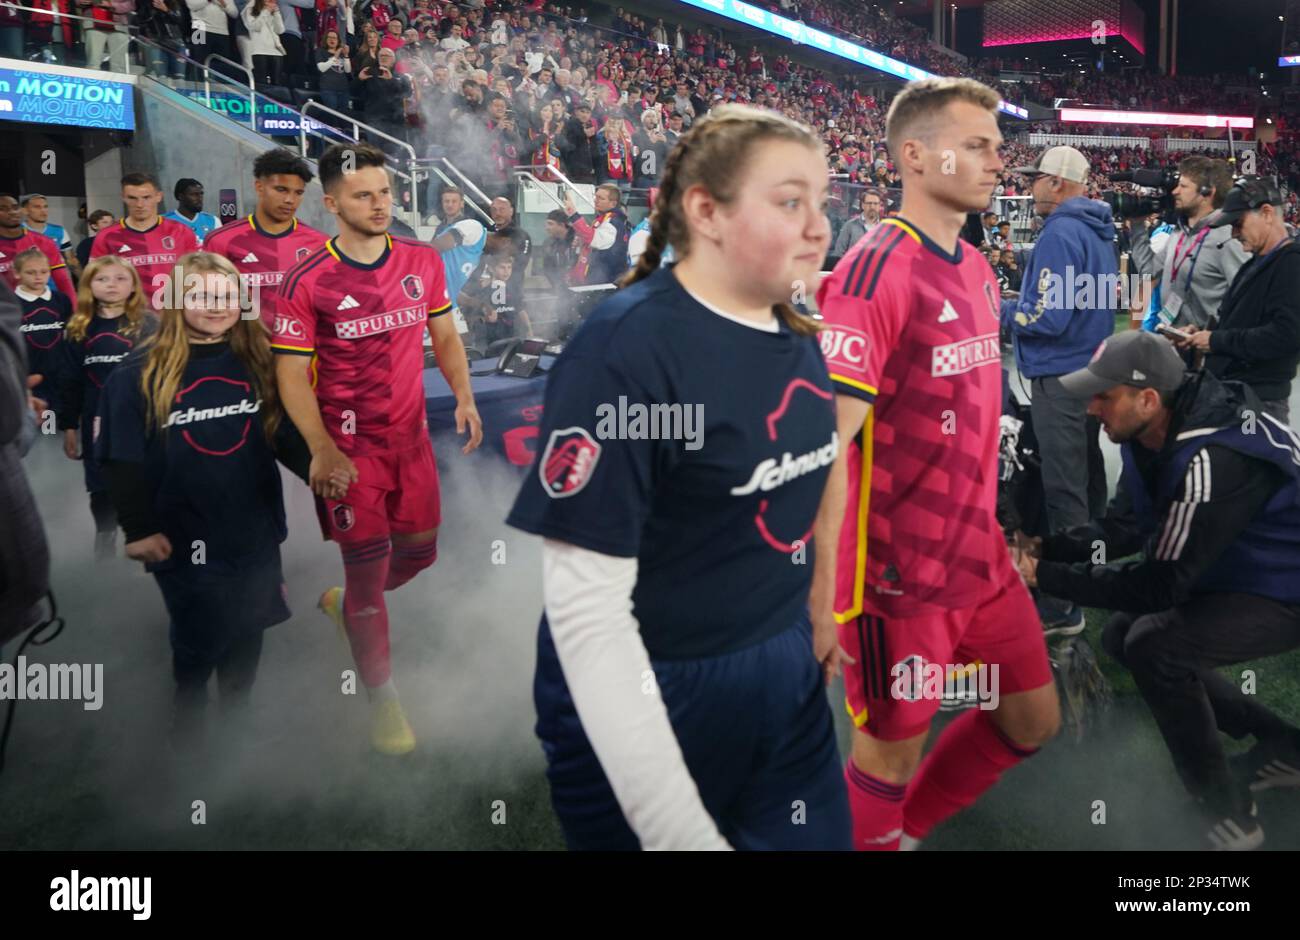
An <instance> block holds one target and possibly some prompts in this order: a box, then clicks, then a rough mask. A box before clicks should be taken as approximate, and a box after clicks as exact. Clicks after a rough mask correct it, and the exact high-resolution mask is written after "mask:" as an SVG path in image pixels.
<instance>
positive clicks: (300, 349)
mask: <svg viewBox="0 0 1300 940" xmlns="http://www.w3.org/2000/svg"><path fill="white" fill-rule="evenodd" d="M271 348H272V349H288V350H292V351H293V352H300V353H314V352H315V351H316V347H315V346H290V345H289V344H288V343H272V344H271Z"/></svg>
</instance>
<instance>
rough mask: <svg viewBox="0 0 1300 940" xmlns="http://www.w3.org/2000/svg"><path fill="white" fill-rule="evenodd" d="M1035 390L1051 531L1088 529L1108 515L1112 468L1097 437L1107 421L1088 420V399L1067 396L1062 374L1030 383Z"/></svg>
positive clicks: (1033, 414) (1034, 413)
mask: <svg viewBox="0 0 1300 940" xmlns="http://www.w3.org/2000/svg"><path fill="white" fill-rule="evenodd" d="M1030 390H1031V391H1030V394H1031V395H1032V396H1033V397H1032V398H1031V399H1030V403H1029V413H1030V416H1031V418H1032V419H1033V422H1034V436H1035V437H1037V438H1038V452H1039V455H1040V456H1041V458H1042V461H1043V469H1042V474H1043V496H1044V499H1045V502H1046V510H1047V529H1048V531H1051V532H1056V531H1058V530H1060V529H1068V528H1070V527H1072V526H1077V525H1086V524H1087V523H1088V522H1089V521H1090V520H1092V519H1098V518H1100V517H1102V516H1103V515H1105V514H1106V464H1105V461H1104V460H1103V459H1102V455H1101V444H1100V442H1099V441H1098V439H1097V436H1098V435H1099V434H1100V433H1101V423H1100V422H1099V421H1098V420H1097V419H1096V418H1090V417H1088V413H1087V411H1088V400H1087V399H1086V398H1076V397H1074V396H1072V395H1068V394H1066V391H1065V389H1064V388H1062V387H1061V380H1060V379H1059V378H1057V377H1056V376H1044V377H1041V378H1037V379H1032V380H1030Z"/></svg>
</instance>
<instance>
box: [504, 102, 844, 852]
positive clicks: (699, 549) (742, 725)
mask: <svg viewBox="0 0 1300 940" xmlns="http://www.w3.org/2000/svg"><path fill="white" fill-rule="evenodd" d="M737 168H741V169H740V171H739V172H738V171H737ZM827 182H828V170H827V166H826V160H825V157H824V156H823V155H822V151H821V145H820V143H819V141H818V140H817V138H816V136H815V135H814V134H813V133H812V132H811V131H810V130H809V129H808V128H806V127H804V126H803V125H801V124H797V123H796V122H794V121H791V120H789V119H787V118H784V117H782V116H780V115H776V114H772V113H769V112H765V111H760V110H758V109H755V108H748V107H743V106H724V107H720V108H717V109H716V110H715V111H713V112H711V113H710V114H709V115H708V116H707V117H705V118H703V119H701V120H700V121H698V122H696V125H695V126H694V127H693V128H692V129H691V131H690V132H689V133H688V134H686V135H685V136H684V137H683V138H682V141H681V143H680V144H679V145H678V147H677V148H675V149H674V151H673V154H672V155H671V156H670V157H669V159H668V163H667V166H666V167H665V172H664V177H663V184H662V187H663V188H662V189H661V190H660V194H659V198H658V200H657V202H656V204H655V214H654V217H653V222H652V224H651V232H650V237H649V239H648V240H647V245H646V248H645V251H644V253H643V254H642V256H641V259H640V261H639V262H638V264H637V267H636V268H635V270H634V271H633V272H632V273H631V274H629V275H628V276H627V278H626V279H625V284H627V285H629V286H625V287H624V289H623V290H621V291H620V292H619V293H617V294H615V295H614V296H613V297H612V298H610V299H609V300H607V301H605V302H604V303H602V304H601V305H600V306H599V307H598V308H597V309H596V310H595V312H594V313H593V314H592V315H591V317H590V318H589V319H588V320H587V321H586V322H585V323H584V324H583V326H582V327H581V328H580V329H579V331H578V333H577V334H576V335H575V337H574V339H573V340H572V341H571V342H570V344H569V345H568V347H567V348H566V349H565V351H564V354H563V355H562V356H561V357H560V358H559V360H558V361H557V363H556V365H555V367H554V368H553V369H552V371H551V374H550V376H549V377H548V380H547V388H546V402H545V413H544V419H543V422H544V423H543V427H542V434H541V437H540V439H539V447H538V458H537V461H536V463H535V465H534V467H533V469H532V471H531V472H530V473H529V474H528V476H527V478H526V480H525V483H524V486H523V488H522V490H521V491H520V493H519V497H518V499H517V501H516V503H515V506H514V509H513V510H512V512H511V514H510V517H509V520H508V521H509V522H510V524H511V525H514V526H516V527H518V528H521V529H524V530H525V531H528V532H532V533H536V534H538V535H541V536H543V537H544V538H545V540H546V541H545V542H544V544H543V554H542V565H543V585H544V595H545V598H546V609H545V613H544V616H543V617H542V622H541V628H540V630H539V636H538V658H537V671H536V677H535V681H534V696H535V699H536V705H537V733H538V736H539V737H540V738H541V740H542V744H543V748H544V750H545V752H546V757H547V764H548V771H547V776H548V779H549V781H550V784H551V796H552V802H553V804H554V807H555V810H556V814H557V815H558V816H559V818H560V822H561V825H562V826H563V828H564V833H565V837H566V840H567V841H568V844H569V846H570V847H571V848H582V849H619V848H628V849H634V848H637V847H638V846H640V847H641V848H646V849H697V848H702V849H726V848H744V849H848V848H850V846H851V828H850V818H849V809H848V801H847V795H846V790H845V783H844V778H843V775H842V774H841V773H840V762H839V753H838V749H837V747H836V743H835V735H834V731H833V728H832V723H831V714H830V708H829V705H828V704H827V701H826V693H825V688H824V684H825V682H826V681H829V676H830V675H831V674H833V672H834V671H835V669H836V668H837V666H838V658H837V650H838V646H837V644H836V642H835V638H834V636H833V635H832V636H829V637H828V636H824V635H820V634H819V635H818V636H816V637H814V633H813V628H812V624H811V621H810V618H809V615H808V609H807V604H808V592H809V586H810V583H811V572H812V546H811V545H809V539H810V535H811V530H812V528H813V522H814V519H815V517H816V515H817V512H818V507H819V505H820V503H821V498H822V492H823V490H824V488H825V482H826V479H827V474H828V472H829V468H830V466H831V464H832V463H833V462H834V459H835V454H836V452H837V447H838V442H837V440H836V434H835V414H834V408H833V399H832V392H831V384H830V377H829V375H828V374H827V371H826V365H825V362H824V360H823V358H822V354H821V350H820V348H819V345H818V341H817V338H816V332H817V328H816V325H815V324H814V322H813V321H812V320H810V319H808V318H806V317H804V316H803V315H801V314H799V313H797V312H796V311H795V310H794V309H793V308H792V306H791V305H790V299H791V293H792V285H794V284H796V283H797V282H799V281H803V282H804V283H805V284H815V283H816V280H815V279H816V277H817V273H818V268H819V266H820V264H821V261H822V259H823V258H824V257H825V255H826V250H827V248H828V245H829V241H830V230H829V226H828V224H827V221H826V217H825V211H824V208H825V207H824V202H825V199H826V192H827ZM670 243H671V245H672V247H673V249H674V252H675V254H676V257H677V258H678V259H679V260H678V262H677V263H676V264H674V265H673V266H672V267H671V268H662V269H661V268H660V267H659V262H660V259H661V257H662V255H663V252H664V250H665V248H666V247H667V245H668V244H670ZM801 806H802V807H803V808H804V810H803V812H800V810H799V807H801Z"/></svg>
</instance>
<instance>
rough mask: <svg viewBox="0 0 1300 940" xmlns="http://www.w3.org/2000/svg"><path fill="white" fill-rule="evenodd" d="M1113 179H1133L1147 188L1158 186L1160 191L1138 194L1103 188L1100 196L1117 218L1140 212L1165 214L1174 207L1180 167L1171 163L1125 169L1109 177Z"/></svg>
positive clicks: (1118, 181)
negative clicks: (1104, 190) (1176, 167)
mask: <svg viewBox="0 0 1300 940" xmlns="http://www.w3.org/2000/svg"><path fill="white" fill-rule="evenodd" d="M1106 178H1107V179H1108V180H1110V181H1111V182H1112V183H1133V184H1135V185H1137V186H1141V187H1142V188H1144V189H1155V190H1159V191H1160V195H1158V196H1152V195H1135V194H1133V193H1121V192H1116V191H1113V190H1112V191H1111V192H1104V193H1102V194H1101V198H1102V200H1103V201H1105V203H1106V205H1108V206H1110V211H1111V212H1113V213H1114V214H1115V217H1116V218H1118V219H1132V218H1136V217H1138V216H1144V215H1155V214H1157V213H1159V214H1161V215H1163V214H1165V213H1169V212H1172V211H1173V209H1174V187H1175V186H1177V185H1178V171H1177V170H1175V169H1173V168H1172V167H1168V168H1166V169H1163V170H1126V171H1124V172H1122V173H1111V174H1108V175H1107V177H1106Z"/></svg>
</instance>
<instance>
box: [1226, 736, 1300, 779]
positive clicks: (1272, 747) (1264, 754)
mask: <svg viewBox="0 0 1300 940" xmlns="http://www.w3.org/2000/svg"><path fill="white" fill-rule="evenodd" d="M1298 739H1300V734H1296V733H1294V732H1293V733H1292V734H1290V735H1280V736H1278V737H1275V738H1266V739H1264V740H1262V741H1259V742H1258V743H1257V744H1256V745H1255V746H1254V747H1252V748H1251V749H1250V750H1249V751H1247V752H1246V753H1245V754H1237V755H1235V756H1233V757H1229V758H1228V766H1229V767H1231V768H1232V772H1233V775H1234V776H1235V777H1236V778H1237V779H1238V780H1241V781H1242V782H1244V783H1246V784H1249V786H1250V792H1252V793H1261V792H1263V791H1264V790H1275V789H1291V788H1300V740H1298Z"/></svg>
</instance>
